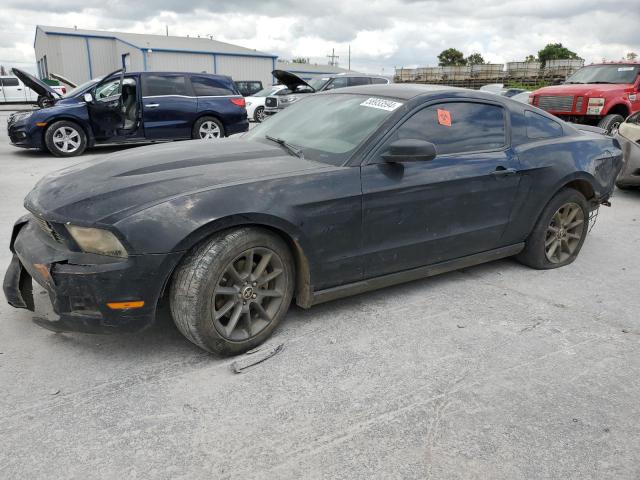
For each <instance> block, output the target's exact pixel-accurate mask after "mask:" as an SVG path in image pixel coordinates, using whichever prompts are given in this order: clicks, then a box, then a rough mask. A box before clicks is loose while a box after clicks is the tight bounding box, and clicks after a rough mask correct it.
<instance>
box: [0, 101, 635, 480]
mask: <svg viewBox="0 0 640 480" xmlns="http://www.w3.org/2000/svg"><path fill="white" fill-rule="evenodd" d="M7 114H8V112H7V111H0V270H2V273H3V272H4V270H5V269H6V266H7V265H8V263H9V260H10V252H9V250H8V242H9V236H10V232H11V227H12V224H13V222H14V221H15V220H16V219H17V218H18V217H19V216H20V215H21V214H22V213H23V212H24V209H23V207H22V200H23V198H24V196H25V195H26V194H27V192H28V191H29V190H30V189H31V188H32V187H33V185H34V184H35V182H36V181H37V180H38V179H39V178H40V177H41V176H42V175H44V174H46V173H48V172H51V171H54V170H57V169H59V168H62V167H65V166H68V165H72V164H75V163H77V162H82V161H86V160H89V159H91V158H96V157H106V156H107V155H108V154H109V153H110V152H113V151H115V150H118V149H116V148H102V149H96V150H92V151H90V152H89V153H88V154H87V155H85V156H83V157H81V158H75V159H59V158H54V157H52V156H50V155H47V154H44V153H41V152H33V151H25V150H20V149H16V148H13V147H11V146H10V145H9V144H8V139H7V135H6V127H5V120H6V116H7ZM212 148H215V146H214V144H212ZM612 203H613V207H612V208H602V209H601V211H600V215H599V217H598V221H597V224H596V226H595V228H594V229H593V231H592V232H591V234H590V235H589V237H588V238H587V241H586V243H585V245H584V248H583V250H582V253H581V255H580V257H579V258H578V260H577V261H576V262H575V263H574V264H572V265H571V266H569V267H566V268H561V269H557V270H551V271H535V270H531V269H529V268H527V267H524V266H522V265H520V264H518V263H516V262H514V261H512V260H503V261H498V262H494V263H491V264H487V265H483V266H479V267H474V268H469V269H465V270H462V271H457V272H452V273H449V274H445V275H442V276H439V277H435V278H431V279H426V280H421V281H416V282H412V283H409V284H405V285H400V286H396V287H392V288H387V289H384V290H380V291H377V292H373V293H369V294H364V295H359V296H357V297H352V298H349V299H345V300H340V301H335V302H332V303H328V304H325V305H320V306H317V307H314V308H312V309H310V310H307V311H305V310H302V309H300V308H297V307H295V308H292V310H291V311H290V313H289V315H288V316H287V318H286V319H285V321H284V323H283V324H282V326H281V327H280V329H279V330H278V331H277V332H276V334H275V336H274V337H273V338H272V339H271V340H269V341H268V343H267V344H266V345H265V346H264V349H265V351H266V350H268V349H269V348H274V347H276V346H278V345H284V348H283V349H282V350H281V351H280V352H279V353H277V354H276V355H274V356H273V357H271V358H269V359H267V360H265V361H264V362H262V363H260V364H258V365H255V366H253V367H250V368H248V369H246V370H245V371H244V373H241V374H236V373H233V370H232V368H231V367H232V363H233V362H234V361H236V360H238V359H233V358H231V359H229V358H225V359H223V358H218V357H215V356H211V355H209V354H206V353H204V352H202V351H200V350H199V349H198V348H196V347H195V346H193V345H191V344H190V343H189V342H188V341H187V340H185V339H184V338H183V337H182V336H181V335H180V334H179V332H178V331H177V330H176V328H175V327H174V326H173V324H172V322H171V319H170V318H169V316H168V315H167V314H166V313H165V314H163V315H161V317H160V318H159V320H158V322H157V324H156V325H155V326H153V327H152V328H151V329H149V330H147V331H145V332H142V333H140V334H135V335H118V336H94V335H84V334H55V333H52V332H49V331H47V330H44V329H42V328H40V327H37V326H36V325H34V324H33V323H32V322H31V318H32V315H33V314H32V313H31V312H29V311H26V310H17V309H13V308H12V307H10V306H8V305H7V304H6V303H5V302H4V299H1V300H0V387H1V388H0V478H3V479H53V478H64V479H71V478H78V479H94V478H100V479H102V478H105V479H111V478H119V479H135V478H145V479H146V478H153V479H199V478H203V479H204V478H206V479H254V478H255V479H301V478H305V479H306V478H309V479H338V478H340V479H342V478H344V479H360V478H362V479H373V478H376V479H377V478H379V479H494V480H497V479H509V480H512V479H563V480H564V479H580V480H586V479H616V480H620V479H630V480H631V479H635V480H637V479H638V478H640V401H639V400H638V399H639V398H640V379H639V373H640V315H638V311H640V295H638V287H639V285H640V255H639V253H638V252H639V250H640V192H623V191H616V194H615V197H614V198H613V200H612ZM260 354H261V353H258V354H256V355H260ZM241 360H243V361H246V360H247V358H246V357H244V358H243V359H241Z"/></svg>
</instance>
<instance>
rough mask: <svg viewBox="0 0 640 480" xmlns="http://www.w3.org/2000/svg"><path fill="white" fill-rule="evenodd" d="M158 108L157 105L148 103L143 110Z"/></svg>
mask: <svg viewBox="0 0 640 480" xmlns="http://www.w3.org/2000/svg"><path fill="white" fill-rule="evenodd" d="M159 106H160V104H159V103H148V104H147V105H145V106H144V108H158V107H159Z"/></svg>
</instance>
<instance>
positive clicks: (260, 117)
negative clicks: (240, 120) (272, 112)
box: [253, 107, 265, 123]
mask: <svg viewBox="0 0 640 480" xmlns="http://www.w3.org/2000/svg"><path fill="white" fill-rule="evenodd" d="M264 117H265V114H264V107H257V108H256V109H255V111H254V112H253V120H254V121H256V122H257V123H262V122H263V121H264Z"/></svg>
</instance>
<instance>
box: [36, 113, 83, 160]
mask: <svg viewBox="0 0 640 480" xmlns="http://www.w3.org/2000/svg"><path fill="white" fill-rule="evenodd" d="M44 144H45V145H46V147H47V150H49V152H51V154H53V155H55V156H56V157H75V156H77V155H82V153H83V152H84V151H85V149H86V148H87V135H86V134H85V133H84V130H83V129H82V127H81V126H80V125H78V124H77V123H75V122H70V121H67V120H60V121H57V122H54V123H52V124H51V125H50V126H49V128H47V130H46V132H45V133H44Z"/></svg>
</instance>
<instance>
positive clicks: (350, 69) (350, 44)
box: [349, 44, 351, 71]
mask: <svg viewBox="0 0 640 480" xmlns="http://www.w3.org/2000/svg"><path fill="white" fill-rule="evenodd" d="M349 71H351V44H349Z"/></svg>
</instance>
